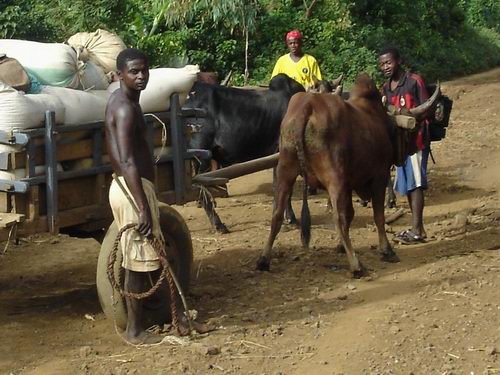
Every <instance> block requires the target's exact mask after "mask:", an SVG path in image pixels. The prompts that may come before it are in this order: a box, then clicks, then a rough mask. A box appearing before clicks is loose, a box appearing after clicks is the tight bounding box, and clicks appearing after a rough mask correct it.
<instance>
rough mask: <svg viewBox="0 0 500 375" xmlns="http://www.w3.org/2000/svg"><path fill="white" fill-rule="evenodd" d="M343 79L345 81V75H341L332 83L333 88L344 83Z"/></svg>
mask: <svg viewBox="0 0 500 375" xmlns="http://www.w3.org/2000/svg"><path fill="white" fill-rule="evenodd" d="M343 79H344V73H340V75H339V76H338V77H337V78H336V79H334V80H333V81H332V82H331V84H332V86H333V87H337V86H338V85H340V84H341V83H342V80H343Z"/></svg>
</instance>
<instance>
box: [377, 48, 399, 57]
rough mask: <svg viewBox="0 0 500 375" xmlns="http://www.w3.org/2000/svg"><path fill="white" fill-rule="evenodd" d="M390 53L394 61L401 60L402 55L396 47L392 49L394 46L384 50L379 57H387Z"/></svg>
mask: <svg viewBox="0 0 500 375" xmlns="http://www.w3.org/2000/svg"><path fill="white" fill-rule="evenodd" d="M388 53H390V54H391V55H392V57H394V59H396V60H399V59H401V55H400V54H399V50H398V49H397V48H396V47H392V46H389V47H384V48H382V49H381V50H380V52H379V54H378V55H379V56H382V55H387V54H388Z"/></svg>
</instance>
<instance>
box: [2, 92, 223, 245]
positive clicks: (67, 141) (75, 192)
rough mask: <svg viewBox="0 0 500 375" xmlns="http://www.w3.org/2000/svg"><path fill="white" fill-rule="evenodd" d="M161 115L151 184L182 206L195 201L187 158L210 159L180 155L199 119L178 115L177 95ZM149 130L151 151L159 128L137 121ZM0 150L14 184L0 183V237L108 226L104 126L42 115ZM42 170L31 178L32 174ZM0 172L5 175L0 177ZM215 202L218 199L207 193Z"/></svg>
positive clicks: (187, 152)
mask: <svg viewBox="0 0 500 375" xmlns="http://www.w3.org/2000/svg"><path fill="white" fill-rule="evenodd" d="M170 102H171V110H170V111H169V112H160V113H155V114H154V115H155V116H156V117H158V118H159V119H160V120H161V121H163V122H164V123H165V124H166V128H167V137H166V145H165V146H166V147H165V148H164V150H163V153H162V154H161V155H160V159H159V161H158V163H157V165H156V166H155V170H156V174H155V181H154V182H155V185H156V188H157V192H158V198H159V200H160V201H162V202H165V203H167V204H184V203H186V202H189V201H193V200H196V199H197V198H198V195H199V189H200V187H199V184H195V185H193V181H192V167H191V165H192V160H193V158H200V159H202V158H210V157H211V155H210V152H209V151H206V150H191V149H187V140H186V139H187V133H188V127H187V126H186V119H187V118H188V117H190V116H191V117H193V116H200V115H202V114H200V112H199V111H197V110H192V109H190V110H183V109H181V108H180V105H179V97H178V95H177V94H174V95H172V97H171V101H170ZM145 119H146V121H147V123H150V124H153V126H151V127H150V129H151V131H150V134H149V137H148V138H149V144H150V147H151V150H152V151H153V150H156V152H157V153H158V150H159V148H160V147H161V145H162V130H163V126H162V125H161V124H160V123H159V121H158V120H156V119H155V118H154V117H153V116H149V115H148V114H146V115H145ZM0 144H4V145H9V146H13V148H16V151H13V152H3V153H1V152H0V170H1V171H4V172H7V173H8V174H9V175H11V176H14V175H15V176H16V178H15V179H12V180H11V179H6V178H3V179H2V178H0V228H4V230H0V235H1V236H2V237H3V239H5V237H6V232H8V231H6V230H5V229H9V230H10V229H11V228H12V227H13V226H15V227H16V230H17V233H18V234H20V235H27V234H33V233H40V232H47V231H48V232H51V233H58V232H59V231H60V230H64V229H68V228H69V229H77V230H81V231H86V232H91V231H95V230H98V229H101V228H106V227H108V226H109V224H110V223H111V221H112V215H111V209H110V207H109V203H108V190H109V186H110V183H111V178H112V177H111V173H112V169H111V165H110V164H109V162H108V161H107V160H106V159H107V155H106V150H105V147H104V123H103V122H102V121H100V122H95V123H90V124H80V125H56V124H55V121H54V114H53V113H50V112H47V114H46V119H45V126H44V127H42V128H37V129H26V130H19V131H15V130H14V131H11V132H9V133H7V132H0ZM40 169H42V172H43V173H41V174H40V175H37V172H40ZM4 174H5V173H4ZM213 193H214V194H215V195H216V196H221V195H223V194H224V190H223V189H215V190H213Z"/></svg>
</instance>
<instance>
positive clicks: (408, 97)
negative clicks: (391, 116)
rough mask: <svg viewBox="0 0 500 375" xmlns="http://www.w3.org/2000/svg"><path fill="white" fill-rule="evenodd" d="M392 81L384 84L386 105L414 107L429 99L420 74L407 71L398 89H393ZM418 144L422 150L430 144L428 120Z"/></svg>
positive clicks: (419, 133) (424, 124) (419, 135)
mask: <svg viewBox="0 0 500 375" xmlns="http://www.w3.org/2000/svg"><path fill="white" fill-rule="evenodd" d="M390 83H391V81H390V80H389V81H387V82H386V83H384V86H382V96H384V98H385V103H386V105H389V104H392V105H394V106H395V107H397V108H406V109H410V108H414V107H417V106H419V105H420V104H422V103H423V102H425V101H426V100H427V99H429V93H428V92H427V89H426V88H425V83H424V80H423V79H422V77H420V76H419V75H418V74H415V73H410V72H405V73H404V74H403V76H402V77H401V79H400V80H399V82H398V85H397V87H396V89H395V90H394V91H393V90H391V84H390ZM417 146H418V148H419V149H420V150H422V149H424V148H426V147H428V146H429V129H428V122H427V121H424V122H423V123H422V126H421V127H420V130H419V132H418V136H417Z"/></svg>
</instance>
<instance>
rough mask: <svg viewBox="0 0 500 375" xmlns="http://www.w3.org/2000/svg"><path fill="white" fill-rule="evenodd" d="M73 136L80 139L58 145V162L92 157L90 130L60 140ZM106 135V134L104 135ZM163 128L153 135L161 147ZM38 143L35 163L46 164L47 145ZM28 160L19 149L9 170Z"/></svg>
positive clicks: (13, 155) (13, 153)
mask: <svg viewBox="0 0 500 375" xmlns="http://www.w3.org/2000/svg"><path fill="white" fill-rule="evenodd" d="M82 133H86V136H87V138H83V139H82V138H79V137H78V135H80V137H83V134H82ZM71 137H72V138H75V139H78V140H77V141H75V142H71V143H60V144H58V145H57V156H56V157H57V162H59V163H60V162H64V161H73V160H79V159H84V158H92V154H93V153H92V151H93V145H94V141H93V139H92V134H91V133H89V131H86V132H82V131H78V132H75V133H72V132H71V133H64V137H62V138H61V139H60V140H59V141H61V140H64V139H66V140H70V139H71ZM103 137H104V136H103ZM161 137H162V135H161V129H155V132H154V136H153V144H154V147H160V146H161V145H162V140H161ZM36 143H37V145H36V146H35V165H44V164H45V147H44V144H43V143H38V142H36ZM169 145H170V137H167V142H166V146H169ZM105 155H107V152H106V148H103V150H102V156H103V157H104V156H105ZM26 160H27V153H26V151H18V152H12V153H11V154H10V155H9V164H8V165H9V170H13V169H17V168H24V167H25V166H26V164H27V163H26Z"/></svg>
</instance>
